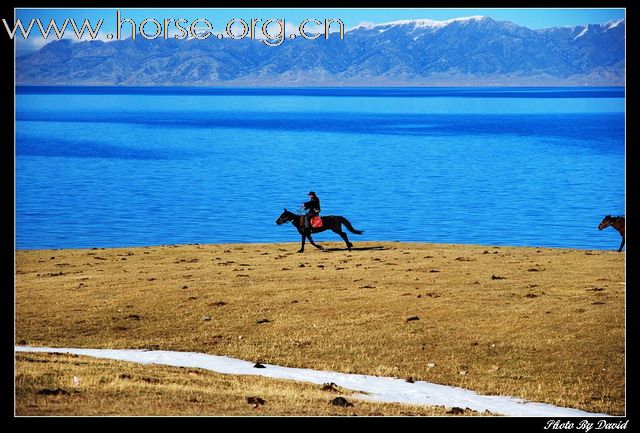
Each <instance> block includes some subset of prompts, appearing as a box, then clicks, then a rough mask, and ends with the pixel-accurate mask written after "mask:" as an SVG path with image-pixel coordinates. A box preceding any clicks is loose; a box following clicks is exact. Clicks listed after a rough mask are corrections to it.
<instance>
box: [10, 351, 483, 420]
mask: <svg viewBox="0 0 640 433" xmlns="http://www.w3.org/2000/svg"><path fill="white" fill-rule="evenodd" d="M16 361H17V362H16V372H17V374H16V415H17V416H43V415H46V416H50V415H57V416H96V415H97V416H265V415H266V416H353V415H360V416H363V415H364V416H414V415H415V416H444V415H446V413H447V412H448V411H449V410H451V408H445V407H442V406H439V407H426V406H412V405H403V404H389V403H377V402H369V401H364V400H359V399H355V398H352V397H350V391H349V390H345V389H342V388H340V387H334V389H336V391H332V390H323V389H322V385H312V384H303V383H298V382H293V381H286V380H273V379H267V378H262V377H256V376H234V375H223V374H218V373H213V372H210V371H207V370H202V369H197V368H178V367H166V366H158V365H143V364H136V363H131V362H121V361H111V360H105V359H96V358H91V357H85V356H77V355H62V354H43V353H19V354H18V355H17V359H16ZM74 378H75V381H74ZM339 396H341V397H345V398H346V399H347V401H348V402H349V403H351V404H353V406H349V407H341V406H336V405H333V404H331V401H332V400H333V399H334V398H336V397H339ZM250 397H259V398H261V399H262V400H263V401H264V403H263V404H253V403H251V404H250V403H248V401H247V399H248V398H250ZM460 415H484V414H480V413H478V412H473V411H466V412H465V413H462V414H460Z"/></svg>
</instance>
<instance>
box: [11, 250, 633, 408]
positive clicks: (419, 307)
mask: <svg viewBox="0 0 640 433" xmlns="http://www.w3.org/2000/svg"><path fill="white" fill-rule="evenodd" d="M324 245H325V247H326V250H325V251H318V250H313V249H312V250H308V251H307V252H305V253H304V254H297V253H296V250H297V249H298V245H296V244H250V245H249V244H243V245H180V246H157V247H144V248H115V249H91V250H48V251H44V250H38V251H18V252H17V253H16V295H15V302H16V344H20V345H32V346H56V347H89V348H146V349H166V350H182V351H195V352H204V353H211V354H217V355H227V356H233V357H237V358H241V359H246V360H251V361H261V362H267V363H272V364H279V365H284V366H291V367H306V368H313V369H322V370H334V371H340V372H345V373H364V374H373V375H383V376H393V377H400V378H408V377H411V378H413V379H414V380H426V381H430V382H435V383H441V384H445V385H454V386H461V387H464V388H468V389H473V390H475V391H477V392H479V393H482V394H491V395H498V394H499V395H509V396H517V397H522V398H525V399H527V400H532V401H541V402H546V403H551V404H555V405H559V406H566V407H574V408H578V409H583V410H587V411H591V412H604V413H608V414H612V415H622V414H624V413H625V371H624V357H625V332H624V331H625V254H624V253H622V254H618V253H615V252H609V251H579V250H569V249H549V248H517V247H484V246H471V245H438V244H409V243H393V242H384V243H382V242H381V243H373V242H370V243H359V244H357V245H356V246H357V247H358V248H357V249H354V250H352V251H351V252H348V251H345V250H343V249H342V245H340V244H338V243H325V244H324ZM58 356H59V355H58ZM40 357H45V358H42V359H45V360H46V361H47V362H31V361H29V359H41V358H40ZM47 357H48V358H47ZM54 357H55V355H42V354H40V355H36V354H28V355H27V354H19V355H18V356H17V379H16V396H17V397H16V406H17V407H16V411H17V413H20V414H43V413H64V414H69V413H71V414H73V413H83V414H84V413H87V412H86V411H87V410H88V409H85V408H84V407H85V406H83V404H84V403H81V402H76V403H73V404H71V403H70V404H63V405H61V406H60V405H58V406H55V405H54V404H53V403H52V404H49V402H50V401H53V400H54V398H52V397H51V396H48V398H41V397H42V396H40V395H38V394H37V390H38V389H40V390H41V389H42V388H43V387H47V386H49V387H51V386H54V385H55V384H54V383H53V382H55V381H56V380H60V381H62V382H65V381H66V382H65V383H68V377H69V375H71V374H73V375H76V376H85V375H86V374H87V373H86V372H83V371H76V370H75V369H77V368H79V369H82V368H91V371H92V372H93V373H91V374H90V376H92V377H93V376H95V377H101V374H102V375H106V376H107V377H108V378H107V379H106V380H105V381H103V382H100V380H97V381H96V382H95V387H93V388H92V389H93V390H92V391H91V393H90V392H89V391H88V390H87V391H86V392H85V391H83V392H84V393H80V394H79V395H78V394H77V393H76V394H69V395H64V396H62V397H61V398H62V399H63V400H64V399H67V400H69V399H71V397H73V398H76V397H77V399H76V400H78V401H79V400H82V398H85V397H86V398H87V399H89V400H88V401H90V400H91V398H90V396H91V395H94V394H95V400H96V401H100V402H103V404H100V405H97V406H96V407H98V408H99V409H98V412H96V413H109V414H112V413H120V412H122V411H126V410H134V411H140V413H141V414H148V413H154V414H160V415H162V414H192V413H194V412H193V411H196V412H197V413H199V414H203V415H205V414H206V415H227V414H229V415H235V414H243V413H246V411H250V412H251V414H252V415H255V414H257V413H260V414H262V413H269V414H271V415H292V414H304V415H310V414H318V415H325V414H333V413H334V412H332V411H335V410H336V409H335V408H328V407H327V403H326V402H327V401H328V400H327V398H326V397H325V396H324V395H323V394H322V392H320V391H318V390H317V386H316V387H314V386H313V385H303V384H291V383H290V382H279V381H271V380H267V379H255V378H253V379H247V378H230V377H227V376H220V375H216V374H214V373H206V374H205V373H202V372H201V373H200V376H197V377H198V380H203V382H197V381H196V380H195V378H194V376H193V375H189V374H188V373H185V371H182V370H181V369H172V368H169V367H153V369H150V368H151V367H150V366H134V365H129V366H127V367H126V368H125V367H123V366H121V365H119V364H118V363H116V362H115V361H104V360H91V361H87V360H84V361H83V363H84V362H87V363H89V365H84V364H82V365H77V366H76V365H73V364H72V365H66V366H65V367H64V369H63V370H60V369H59V370H57V373H55V374H54V373H53V372H51V371H50V368H51V366H53V365H54V363H52V362H50V361H52V359H54ZM55 359H58V358H55ZM60 359H62V358H60ZM116 367H117V368H116ZM59 368H62V367H59ZM116 370H117V371H119V373H117V374H116ZM102 371H104V373H101V372H102ZM123 371H124V372H125V373H122V372H123ZM127 371H133V373H127ZM47 372H49V373H47ZM47 374H49V376H47ZM120 374H129V375H130V376H132V377H138V376H140V377H142V376H145V377H151V376H162V377H163V378H164V379H162V380H163V381H165V382H166V383H170V384H175V386H174V387H173V388H172V387H171V386H169V387H168V388H167V389H174V391H175V392H174V393H173V394H172V395H173V397H174V398H175V399H176V400H175V401H174V400H172V401H174V403H172V404H169V403H167V404H164V405H163V404H160V403H158V401H161V400H154V399H150V400H149V401H151V402H152V403H150V406H148V407H144V405H142V404H141V405H135V406H134V409H130V408H129V409H127V406H128V403H127V401H128V400H129V399H130V398H131V396H127V394H126V392H125V393H122V394H118V393H115V394H113V393H110V389H111V388H110V387H113V386H116V385H117V386H121V385H122V384H120V383H119V382H121V380H120V379H118V378H119V375H120ZM47 377H48V379H47ZM203 377H204V378H205V379H200V378H203ZM63 378H67V379H63ZM109 378H111V379H109ZM47 381H48V382H47ZM49 382H50V383H49ZM62 382H61V383H62ZM115 382H118V383H116V384H115V385H114V383H115ZM209 382H211V383H216V384H219V383H232V385H228V386H227V388H228V391H229V393H230V394H228V395H226V396H225V397H224V398H222V397H219V398H218V397H215V398H214V397H213V396H211V397H210V398H209V397H207V398H205V397H204V396H203V395H204V394H202V395H201V394H198V393H199V392H201V391H202V392H206V391H205V389H204V388H209V387H210V384H209ZM101 383H102V384H104V387H102V389H100V387H99V386H98V385H99V384H101ZM127 383H129V382H127ZM190 384H191V385H190ZM249 384H252V386H253V384H255V387H262V388H246V387H247V386H248V385H249ZM60 386H62V385H60ZM117 386H116V387H117ZM159 386H160V384H158V383H156V384H148V383H146V382H144V387H143V388H144V390H143V388H140V387H138V388H140V389H137V388H136V389H137V390H134V388H131V389H130V391H131V392H132V393H141V395H145V394H144V393H153V392H157V391H158V387H159ZM172 386H173V385H172ZM181 386H184V387H187V388H188V389H189V390H188V392H187V393H186V394H184V393H183V391H184V390H181V391H179V389H182V388H180V387H181ZM67 387H68V385H67ZM154 387H155V388H154ZM191 387H192V388H191ZM200 387H204V388H200ZM217 388H221V386H220V385H218V386H217ZM83 389H84V388H83ZM284 390H287V391H286V392H285V391H284ZM253 391H255V392H261V393H262V394H264V395H269V396H271V397H269V398H268V399H267V400H269V399H270V400H274V398H275V397H273V396H275V395H278V396H279V397H277V398H275V399H276V400H278V399H280V400H281V401H282V402H283V403H282V405H279V404H272V405H270V408H269V409H267V405H264V407H263V408H261V409H259V410H254V409H252V408H251V407H250V406H248V405H247V403H246V402H245V401H243V399H245V398H246V396H247V395H246V394H247V393H250V392H253ZM163 392H165V395H167V394H166V392H168V391H166V390H165V391H163ZM189 392H190V393H191V394H193V395H194V396H195V397H185V395H187V396H188V395H191V394H189ZM34 393H35V395H34ZM198 395H200V396H198ZM118 396H120V397H118ZM296 396H297V397H296ZM53 397H55V398H58V397H59V396H53ZM166 398H169V397H166ZM185 398H186V402H187V403H189V399H191V398H195V399H196V400H198V401H204V402H208V403H206V404H204V405H203V404H201V403H197V402H194V403H193V405H196V406H194V407H196V408H195V409H194V407H190V406H191V405H190V404H187V403H184V401H185V400H184V399H185ZM234 399H235V400H234ZM287 399H288V400H287ZM320 400H322V403H323V404H315V403H313V402H319V401H320ZM223 401H229V402H231V401H235V402H241V403H242V404H241V405H239V406H234V407H233V408H232V406H233V404H232V403H229V404H224V403H223ZM153 402H156V403H153ZM179 402H182V403H179ZM292 402H297V404H293V403H292ZM154 405H155V406H154ZM362 405H364V406H360V405H358V406H360V408H359V409H358V410H361V411H362V414H376V413H381V414H392V415H393V414H396V415H397V414H401V413H402V411H405V412H407V413H408V412H411V413H415V414H421V415H428V414H441V413H442V411H443V408H422V409H415V408H406V407H404V406H403V407H402V408H393V407H391V406H393V405H390V406H389V407H386V408H383V407H381V406H380V405H378V406H376V405H375V404H373V403H367V404H365V403H364V402H363V403H362ZM367 405H369V406H367ZM90 406H91V405H90V404H89V403H87V407H90ZM358 406H356V407H358ZM365 406H366V407H365ZM63 407H64V408H66V409H63ZM316 408H317V409H316ZM263 409H264V410H263ZM163 411H164V412H163ZM398 411H399V412H398ZM421 411H424V412H421ZM92 413H94V412H92ZM124 413H127V414H130V413H131V412H124ZM445 413H446V411H445Z"/></svg>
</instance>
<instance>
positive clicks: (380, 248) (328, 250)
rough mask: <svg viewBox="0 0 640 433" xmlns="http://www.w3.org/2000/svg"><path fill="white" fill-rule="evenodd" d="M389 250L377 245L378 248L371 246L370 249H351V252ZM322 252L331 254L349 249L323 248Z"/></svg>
mask: <svg viewBox="0 0 640 433" xmlns="http://www.w3.org/2000/svg"><path fill="white" fill-rule="evenodd" d="M388 249H389V248H385V247H384V246H382V245H378V246H372V247H351V251H381V250H388ZM322 251H323V252H328V253H330V252H332V251H349V249H347V248H346V247H345V248H340V247H333V248H326V247H325V248H323V250H322Z"/></svg>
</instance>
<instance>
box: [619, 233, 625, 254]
mask: <svg viewBox="0 0 640 433" xmlns="http://www.w3.org/2000/svg"><path fill="white" fill-rule="evenodd" d="M622 247H624V236H623V237H622V243H621V244H620V248H618V252H620V251H622Z"/></svg>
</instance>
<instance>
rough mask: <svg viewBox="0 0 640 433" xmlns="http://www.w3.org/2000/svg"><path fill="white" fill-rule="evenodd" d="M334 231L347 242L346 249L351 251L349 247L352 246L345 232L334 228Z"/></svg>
mask: <svg viewBox="0 0 640 433" xmlns="http://www.w3.org/2000/svg"><path fill="white" fill-rule="evenodd" d="M334 233H337V234H339V235H340V237H341V238H342V240H343V241H344V243H345V244H347V249H348V250H349V251H351V247H352V246H353V244H352V243H351V242H349V238H348V237H347V234H346V233H345V232H343V231H342V230H340V229H337V230H334Z"/></svg>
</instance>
